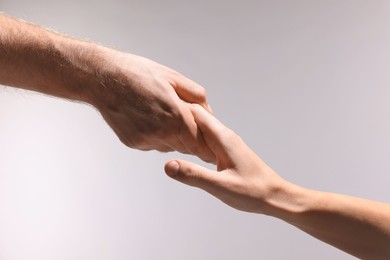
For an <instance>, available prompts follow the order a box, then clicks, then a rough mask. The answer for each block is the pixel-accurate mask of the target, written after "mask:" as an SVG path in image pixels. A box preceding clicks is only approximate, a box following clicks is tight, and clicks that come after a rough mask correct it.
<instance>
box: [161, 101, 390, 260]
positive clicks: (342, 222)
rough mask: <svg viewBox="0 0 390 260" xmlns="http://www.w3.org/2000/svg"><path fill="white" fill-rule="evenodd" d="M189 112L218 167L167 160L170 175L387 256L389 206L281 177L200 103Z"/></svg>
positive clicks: (369, 255)
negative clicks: (307, 186) (302, 184)
mask: <svg viewBox="0 0 390 260" xmlns="http://www.w3.org/2000/svg"><path fill="white" fill-rule="evenodd" d="M192 113H193V115H194V118H195V121H196V123H197V124H198V126H199V128H200V129H201V131H202V133H203V136H204V139H205V141H206V144H207V145H208V146H209V147H210V149H211V150H212V152H213V153H214V154H215V155H216V158H217V170H216V171H213V170H210V169H207V168H204V167H201V166H199V165H197V164H194V163H191V162H187V161H183V160H172V161H169V162H167V164H166V165H165V171H166V173H167V174H168V176H170V177H171V178H173V179H175V180H177V181H180V182H182V183H184V184H187V185H190V186H194V187H198V188H200V189H203V190H205V191H206V192H208V193H210V194H211V195H213V196H215V197H217V198H218V199H220V200H221V201H223V202H224V203H226V204H228V205H229V206H231V207H233V208H235V209H238V210H242V211H247V212H252V213H259V214H265V215H269V216H273V217H276V218H279V219H281V220H284V221H286V222H288V223H290V224H292V225H294V226H296V227H297V228H299V229H301V230H303V231H304V232H306V233H308V234H310V235H312V236H313V237H316V238H318V239H320V240H322V241H324V242H326V243H328V244H330V245H333V246H335V247H337V248H339V249H341V250H343V251H345V252H347V253H349V254H351V255H354V256H356V257H359V258H362V259H390V205H389V204H385V203H381V202H375V201H370V200H366V199H361V198H355V197H351V196H345V195H341V194H334V193H327V192H320V191H315V190H310V189H306V188H303V187H300V186H298V185H295V184H293V183H290V182H288V181H286V180H284V179H283V178H281V177H280V176H279V175H278V174H277V173H276V172H275V171H273V170H272V169H271V168H270V167H269V166H268V165H267V164H265V163H264V162H263V161H262V160H261V159H260V158H259V157H258V156H257V155H256V154H255V153H254V152H253V151H252V150H251V149H250V148H249V147H248V146H247V145H246V144H245V143H244V142H243V140H242V139H241V138H240V137H239V136H238V135H237V134H235V133H234V132H233V131H232V130H230V129H229V128H227V127H226V126H224V125H223V124H222V123H220V122H219V121H218V120H217V119H216V118H215V117H213V116H212V115H211V114H209V113H208V112H206V110H204V109H203V108H201V107H200V106H199V105H193V107H192Z"/></svg>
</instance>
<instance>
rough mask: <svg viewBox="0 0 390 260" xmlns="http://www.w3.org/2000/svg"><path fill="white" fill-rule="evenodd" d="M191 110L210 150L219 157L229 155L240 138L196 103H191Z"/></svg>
mask: <svg viewBox="0 0 390 260" xmlns="http://www.w3.org/2000/svg"><path fill="white" fill-rule="evenodd" d="M191 111H192V114H193V116H194V118H195V122H196V124H197V125H198V127H199V128H200V130H201V132H202V134H203V137H204V140H205V142H206V144H207V145H208V147H209V148H210V149H211V151H212V152H213V153H214V154H216V155H219V157H222V158H223V157H226V156H228V157H231V156H229V154H231V153H235V152H234V151H236V150H238V148H239V147H238V146H237V145H240V140H241V139H240V138H239V136H237V135H236V134H235V133H234V132H233V131H232V130H231V129H229V128H227V127H226V126H224V125H223V124H222V123H221V122H220V121H219V120H218V119H217V118H215V117H214V116H213V115H211V114H209V113H207V111H205V110H204V109H203V108H202V107H200V106H199V105H196V104H192V105H191Z"/></svg>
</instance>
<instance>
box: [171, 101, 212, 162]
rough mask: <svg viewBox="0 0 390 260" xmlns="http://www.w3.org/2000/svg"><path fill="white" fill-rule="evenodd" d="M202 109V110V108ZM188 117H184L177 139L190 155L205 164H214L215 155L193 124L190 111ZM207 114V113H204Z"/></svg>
mask: <svg viewBox="0 0 390 260" xmlns="http://www.w3.org/2000/svg"><path fill="white" fill-rule="evenodd" d="M202 109H203V108H202ZM188 113H189V115H190V117H184V123H183V124H182V128H181V129H180V132H179V135H178V139H179V140H180V141H181V142H182V143H183V144H184V145H185V146H186V148H187V149H188V150H189V151H190V153H191V154H193V155H196V156H198V157H199V158H200V159H202V160H203V161H205V162H209V163H214V164H215V163H216V157H215V154H214V153H213V152H212V151H211V150H210V148H209V147H208V145H207V144H206V142H205V140H204V138H203V135H202V132H201V131H200V129H199V127H198V125H197V124H196V123H195V121H194V118H193V117H192V114H191V113H190V111H188ZM206 113H207V112H206Z"/></svg>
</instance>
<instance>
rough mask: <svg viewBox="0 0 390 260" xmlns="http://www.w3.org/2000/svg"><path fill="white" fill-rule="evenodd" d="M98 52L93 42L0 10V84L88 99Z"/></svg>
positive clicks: (93, 80) (96, 73)
mask: <svg viewBox="0 0 390 260" xmlns="http://www.w3.org/2000/svg"><path fill="white" fill-rule="evenodd" d="M100 53H101V52H100V51H99V47H98V46H96V45H95V44H92V43H87V42H82V41H78V40H74V39H71V38H68V37H64V36H62V35H59V34H56V33H54V32H51V31H48V30H45V29H42V28H40V27H38V26H35V25H31V24H27V23H25V22H22V21H19V20H16V19H14V18H10V17H7V16H5V15H2V14H0V84H3V85H8V86H13V87H18V88H24V89H28V90H33V91H38V92H41V93H45V94H49V95H53V96H58V97H62V98H67V99H73V100H78V101H87V102H89V101H90V100H89V99H90V94H91V93H92V92H91V88H92V87H94V86H97V85H98V84H99V80H98V78H97V77H96V75H98V74H99V71H96V69H95V66H94V65H95V64H97V63H101V62H103V61H102V57H100V56H99V55H100Z"/></svg>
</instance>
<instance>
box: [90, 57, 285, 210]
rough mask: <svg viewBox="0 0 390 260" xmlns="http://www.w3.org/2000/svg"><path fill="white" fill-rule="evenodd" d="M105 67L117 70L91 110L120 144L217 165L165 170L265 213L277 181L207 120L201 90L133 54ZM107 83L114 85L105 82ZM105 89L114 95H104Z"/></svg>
mask: <svg viewBox="0 0 390 260" xmlns="http://www.w3.org/2000/svg"><path fill="white" fill-rule="evenodd" d="M112 57H115V58H114V59H113V58H112ZM110 62H115V63H116V64H121V65H122V66H120V67H119V68H118V69H116V70H115V71H112V72H111V71H108V72H107V75H110V74H113V75H112V77H106V82H105V83H104V84H105V86H106V88H104V90H100V91H106V93H104V97H105V100H104V102H95V103H93V105H95V106H96V107H97V108H98V109H99V111H100V112H101V114H102V115H103V117H104V119H105V120H106V121H107V123H108V124H109V125H110V126H111V128H112V129H113V130H114V131H115V133H116V134H117V135H118V137H119V139H120V140H121V141H122V142H123V143H124V144H125V145H127V146H129V147H132V148H136V149H140V150H158V151H162V152H168V151H173V150H175V151H179V152H181V153H186V154H193V155H195V156H198V157H199V158H200V159H202V160H204V161H206V162H210V163H213V164H216V165H217V171H212V170H209V169H207V168H203V167H201V166H199V165H196V164H193V163H190V162H187V161H182V160H172V161H169V162H167V164H166V165H165V171H166V173H167V174H168V176H170V177H172V178H173V179H175V180H178V181H180V182H182V183H185V184H187V185H191V186H195V187H199V188H201V189H203V190H205V191H207V192H209V193H211V194H212V195H214V196H216V197H217V198H219V199H220V200H222V201H223V202H225V203H227V204H228V205H230V206H232V207H234V208H236V209H240V210H244V211H250V212H257V213H266V208H267V207H266V203H265V201H266V199H267V198H266V197H267V195H268V194H269V193H270V191H271V190H273V189H275V187H277V185H278V183H280V182H281V181H282V179H281V178H280V177H279V176H278V175H277V174H276V173H275V172H274V171H273V170H272V169H270V168H269V167H268V166H267V165H266V164H265V163H264V162H263V161H262V160H261V159H260V158H259V157H258V156H257V155H256V154H255V153H254V152H253V151H252V150H251V149H250V148H248V146H247V145H246V144H245V143H244V142H243V141H242V140H241V138H240V137H239V136H238V135H236V134H235V133H234V132H233V131H232V130H230V129H229V128H227V127H226V126H224V125H223V124H222V123H220V122H219V121H218V120H217V119H216V118H215V117H214V116H213V115H212V112H211V108H210V106H209V105H208V103H207V99H206V94H205V90H204V88H203V87H201V86H199V85H198V84H196V83H195V82H193V81H191V80H189V79H188V78H186V77H184V76H183V75H181V74H179V73H177V72H176V71H174V70H172V69H169V68H167V67H165V66H163V65H160V64H158V63H156V62H153V61H151V60H149V59H146V58H143V57H139V56H135V55H132V54H125V53H120V52H113V51H112V50H110V55H109V59H107V60H106V63H107V64H108V66H107V67H108V68H109V67H111V66H110V65H113V66H115V64H110ZM114 73H115V74H114ZM112 78H115V81H111V83H110V80H111V79H112ZM113 84H114V85H113ZM107 86H108V87H107ZM110 86H111V87H115V88H116V90H115V91H112V90H111V91H107V90H110V89H111V88H110ZM129 86H130V87H129ZM94 100H99V99H96V98H95V99H94Z"/></svg>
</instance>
